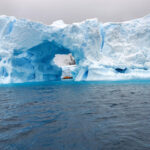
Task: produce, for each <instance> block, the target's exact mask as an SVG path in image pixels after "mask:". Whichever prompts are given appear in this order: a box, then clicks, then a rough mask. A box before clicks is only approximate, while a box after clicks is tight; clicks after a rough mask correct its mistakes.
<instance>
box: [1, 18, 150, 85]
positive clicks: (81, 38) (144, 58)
mask: <svg viewBox="0 0 150 150" xmlns="http://www.w3.org/2000/svg"><path fill="white" fill-rule="evenodd" d="M70 53H71V54H72V56H73V57H74V59H75V62H76V65H73V66H64V67H60V66H58V65H56V63H55V62H54V58H55V56H56V55H57V54H70ZM67 74H69V76H72V77H73V79H74V80H75V81H82V80H125V79H137V78H142V79H143V78H150V16H146V17H143V18H140V19H135V20H131V21H126V22H122V23H100V22H99V21H98V20H97V19H91V20H86V21H84V22H81V23H74V24H70V25H68V24H64V23H63V21H56V22H54V23H53V24H51V25H43V24H40V23H36V22H31V21H29V20H25V19H16V18H15V17H8V16H0V83H18V82H34V81H51V80H61V78H62V76H63V75H67Z"/></svg>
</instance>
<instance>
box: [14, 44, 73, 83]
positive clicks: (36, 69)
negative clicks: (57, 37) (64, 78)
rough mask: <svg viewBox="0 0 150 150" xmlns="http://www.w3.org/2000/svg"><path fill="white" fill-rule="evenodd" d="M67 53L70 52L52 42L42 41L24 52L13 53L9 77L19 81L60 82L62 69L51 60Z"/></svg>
mask: <svg viewBox="0 0 150 150" xmlns="http://www.w3.org/2000/svg"><path fill="white" fill-rule="evenodd" d="M69 53H70V50H68V49H67V48H64V47H63V46H62V45H59V44H57V43H56V42H54V41H43V42H42V43H40V44H38V45H36V46H34V47H32V48H30V49H28V50H26V51H25V52H20V50H19V51H18V53H17V51H15V52H14V53H13V57H12V60H11V61H12V66H13V70H12V73H11V77H12V79H13V80H20V81H32V80H33V81H50V80H60V79H61V75H62V69H61V68H60V67H58V66H57V65H56V64H55V63H54V62H53V59H54V57H55V55H56V54H69Z"/></svg>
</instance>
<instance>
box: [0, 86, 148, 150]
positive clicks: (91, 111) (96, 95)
mask: <svg viewBox="0 0 150 150" xmlns="http://www.w3.org/2000/svg"><path fill="white" fill-rule="evenodd" d="M149 149H150V84H145V83H142V84H140V83H139V84H138V83H137V84H130V83H122V84H121V83H120V84H117V83H110V84H95V83H93V84H52V85H51V84H47V85H30V86H22V85H20V86H12V87H11V86H8V87H0V150H149Z"/></svg>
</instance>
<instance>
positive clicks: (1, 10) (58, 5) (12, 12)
mask: <svg viewBox="0 0 150 150" xmlns="http://www.w3.org/2000/svg"><path fill="white" fill-rule="evenodd" d="M3 14H5V15H9V16H16V17H17V18H27V19H31V20H34V21H40V22H44V23H46V24H51V23H52V22H53V21H56V20H58V19H62V20H64V21H65V22H66V23H72V22H77V21H82V20H85V19H87V18H95V17H97V18H98V19H99V21H102V22H107V21H123V20H129V19H133V18H137V17H142V16H145V15H147V14H150V0H0V15H3Z"/></svg>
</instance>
